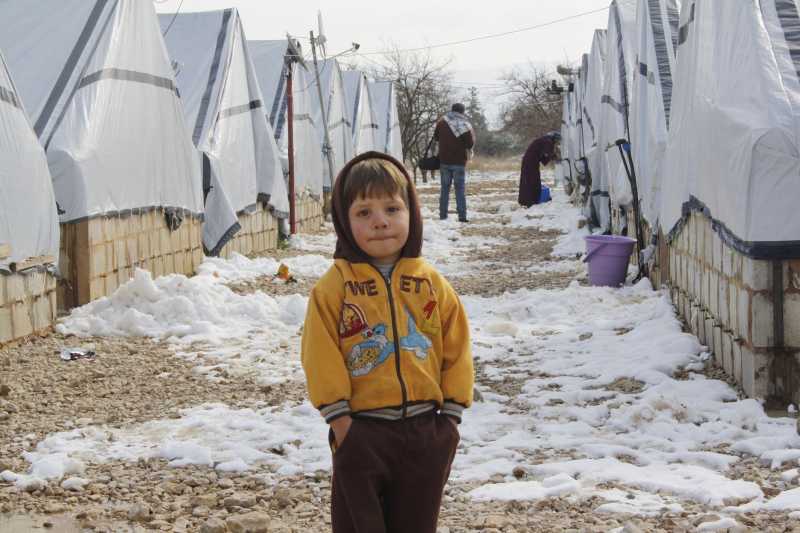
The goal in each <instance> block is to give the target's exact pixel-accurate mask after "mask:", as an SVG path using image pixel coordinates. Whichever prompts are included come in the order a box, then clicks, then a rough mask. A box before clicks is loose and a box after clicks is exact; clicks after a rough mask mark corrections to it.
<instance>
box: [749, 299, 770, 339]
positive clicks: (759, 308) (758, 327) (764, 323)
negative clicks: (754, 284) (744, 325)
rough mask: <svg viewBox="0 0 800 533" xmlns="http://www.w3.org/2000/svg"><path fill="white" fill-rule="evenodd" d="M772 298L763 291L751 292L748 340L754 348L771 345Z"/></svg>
mask: <svg viewBox="0 0 800 533" xmlns="http://www.w3.org/2000/svg"><path fill="white" fill-rule="evenodd" d="M773 324H774V321H773V315H772V300H771V299H770V297H769V296H767V295H766V294H763V293H755V294H753V300H752V314H751V316H750V332H751V334H752V337H751V339H750V341H751V342H752V344H753V346H754V347H756V348H762V347H764V348H766V347H769V346H773V344H774V342H775V334H774V332H773Z"/></svg>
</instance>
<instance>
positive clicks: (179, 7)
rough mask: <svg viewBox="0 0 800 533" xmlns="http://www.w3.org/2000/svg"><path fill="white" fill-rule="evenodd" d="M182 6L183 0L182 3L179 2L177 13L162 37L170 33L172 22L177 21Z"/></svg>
mask: <svg viewBox="0 0 800 533" xmlns="http://www.w3.org/2000/svg"><path fill="white" fill-rule="evenodd" d="M182 6H183V0H181V1H180V3H179V4H178V9H176V10H175V14H174V15H172V20H170V21H169V24H167V29H165V30H164V33H162V34H161V36H162V37H166V36H167V34H168V33H169V29H170V28H171V27H172V23H173V22H175V19H176V18H178V13H180V12H181V7H182Z"/></svg>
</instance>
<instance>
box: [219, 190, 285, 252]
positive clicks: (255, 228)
mask: <svg viewBox="0 0 800 533" xmlns="http://www.w3.org/2000/svg"><path fill="white" fill-rule="evenodd" d="M239 224H240V225H241V226H242V228H241V229H240V230H239V231H237V232H236V234H235V235H234V236H233V238H232V239H231V240H229V241H228V242H227V243H226V244H225V246H223V247H222V250H220V253H219V255H220V257H225V258H228V257H230V256H231V254H232V253H233V252H237V253H240V254H242V255H248V254H258V253H263V252H266V251H267V250H274V249H275V248H277V247H278V219H277V218H276V217H275V216H274V215H273V214H272V212H270V211H269V209H267V208H266V206H265V205H264V204H263V203H262V202H259V203H258V205H257V207H256V210H255V211H254V212H252V213H242V214H241V215H239Z"/></svg>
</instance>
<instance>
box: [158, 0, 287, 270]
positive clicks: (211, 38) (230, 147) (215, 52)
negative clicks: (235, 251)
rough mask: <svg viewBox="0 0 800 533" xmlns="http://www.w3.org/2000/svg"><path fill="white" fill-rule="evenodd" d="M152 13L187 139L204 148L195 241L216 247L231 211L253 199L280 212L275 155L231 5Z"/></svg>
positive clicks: (229, 228)
mask: <svg viewBox="0 0 800 533" xmlns="http://www.w3.org/2000/svg"><path fill="white" fill-rule="evenodd" d="M158 18H159V21H160V23H161V28H162V30H163V31H164V34H165V36H164V39H165V41H166V44H167V51H168V52H169V55H170V57H171V58H172V61H173V66H174V68H175V73H176V74H175V77H176V79H177V81H178V87H179V89H180V92H181V100H182V101H183V108H184V112H185V115H186V120H187V122H188V123H189V124H191V125H192V126H193V130H192V140H193V142H194V144H195V146H197V149H198V150H200V151H201V152H202V153H203V156H204V157H203V161H204V164H203V183H204V190H206V191H208V196H207V197H206V223H205V225H204V228H203V244H204V246H205V247H206V249H207V250H209V253H210V254H211V255H216V254H218V253H219V251H220V250H221V249H222V247H223V246H224V245H225V243H226V242H227V241H228V240H229V239H230V238H231V237H232V236H233V235H234V234H235V232H236V231H238V229H239V222H238V217H237V215H238V214H241V213H248V212H253V211H255V209H256V207H257V203H258V202H259V201H262V202H265V203H266V204H267V205H268V206H269V208H270V209H271V210H272V212H273V213H274V214H275V216H277V217H278V218H285V217H287V216H288V214H289V198H288V194H287V192H286V183H285V182H284V180H283V170H282V167H281V162H280V155H279V153H278V147H277V145H276V144H275V139H274V136H273V133H272V128H271V127H270V126H269V124H268V123H267V119H266V117H265V116H264V109H263V106H264V100H263V98H262V96H261V90H260V89H259V86H258V80H257V79H256V74H255V69H254V68H253V64H252V63H251V61H250V57H249V51H248V48H247V44H246V41H245V37H244V30H243V28H242V23H241V20H240V18H239V14H238V12H237V11H236V9H225V10H219V11H207V12H203V13H180V14H177V15H175V14H162V15H159V17H158ZM209 186H210V187H211V188H210V190H209ZM223 196H224V198H223Z"/></svg>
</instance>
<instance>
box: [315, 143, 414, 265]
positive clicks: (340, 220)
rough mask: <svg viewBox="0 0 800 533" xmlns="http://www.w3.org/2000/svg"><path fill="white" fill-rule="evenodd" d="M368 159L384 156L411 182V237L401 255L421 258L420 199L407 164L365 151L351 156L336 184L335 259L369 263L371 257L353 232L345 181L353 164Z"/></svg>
mask: <svg viewBox="0 0 800 533" xmlns="http://www.w3.org/2000/svg"><path fill="white" fill-rule="evenodd" d="M365 159H384V160H386V161H389V162H390V163H392V164H393V165H394V166H396V167H397V168H398V169H399V170H400V172H401V173H402V174H403V176H405V178H406V181H407V182H408V213H409V221H408V240H407V241H406V245H405V246H404V247H403V249H402V250H401V252H400V257H419V256H420V254H421V253H422V215H421V214H420V208H419V199H418V198H417V190H416V188H415V187H414V182H413V181H412V180H411V176H409V175H408V171H407V170H406V168H405V167H404V166H403V164H402V163H401V162H400V161H398V160H397V159H395V158H393V157H392V156H390V155H387V154H384V153H381V152H364V153H363V154H360V155H358V156H356V157H354V158H353V159H351V160H350V161H349V162H348V163H347V164H346V165H345V166H344V168H343V169H342V170H341V171H340V172H339V175H338V176H337V177H336V182H335V184H334V186H333V198H332V203H333V212H332V213H331V217H332V218H333V227H334V229H335V230H336V251H335V252H334V254H333V257H334V258H335V259H340V258H341V259H346V260H347V261H350V262H351V263H369V262H370V257H369V256H368V255H367V254H365V253H364V252H363V251H362V250H361V248H359V246H358V245H357V244H356V241H355V239H354V238H353V232H352V231H351V230H350V220H349V218H348V216H347V210H346V209H345V206H344V184H345V182H346V181H347V176H348V175H349V173H350V169H351V168H353V165H355V164H356V163H358V162H360V161H363V160H365Z"/></svg>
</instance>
